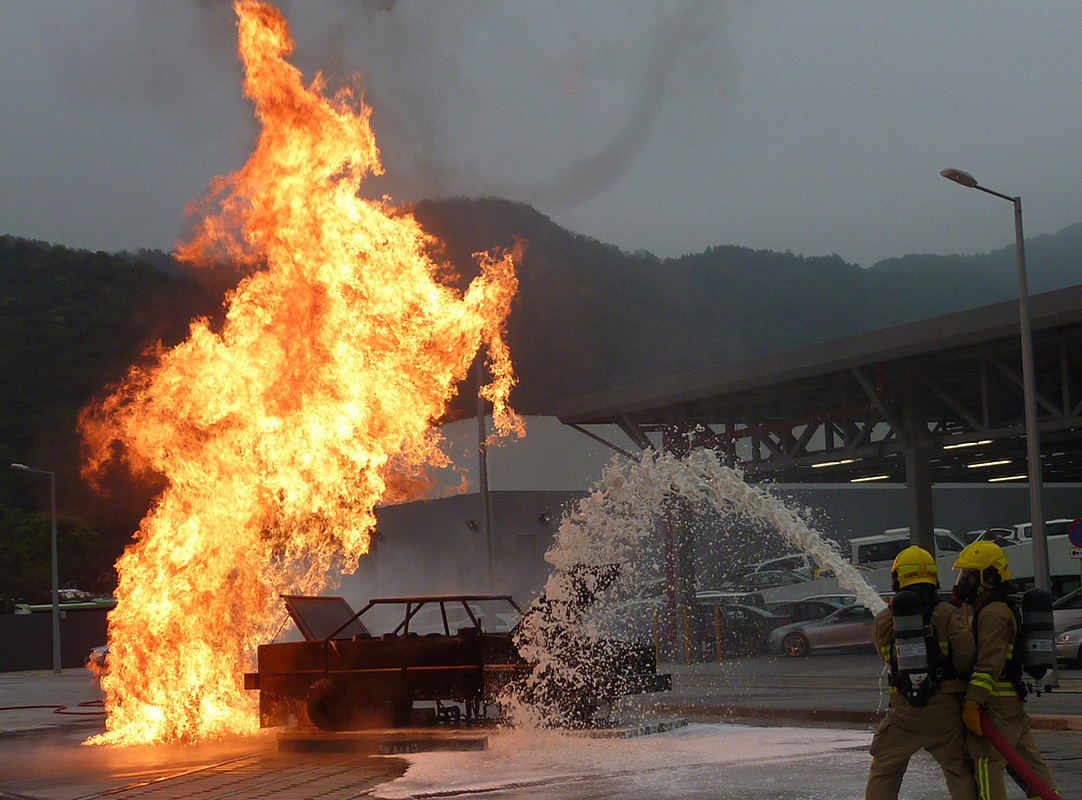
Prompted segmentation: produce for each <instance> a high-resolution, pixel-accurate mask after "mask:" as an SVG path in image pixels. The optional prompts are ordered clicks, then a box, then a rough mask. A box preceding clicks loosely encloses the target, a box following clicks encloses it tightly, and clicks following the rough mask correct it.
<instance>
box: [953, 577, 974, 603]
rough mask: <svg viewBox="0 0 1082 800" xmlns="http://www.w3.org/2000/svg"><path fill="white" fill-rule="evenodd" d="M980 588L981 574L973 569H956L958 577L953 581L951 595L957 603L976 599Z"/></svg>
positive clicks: (970, 601)
mask: <svg viewBox="0 0 1082 800" xmlns="http://www.w3.org/2000/svg"><path fill="white" fill-rule="evenodd" d="M980 589H981V576H980V575H979V574H978V573H977V571H976V570H973V569H963V570H959V571H958V579H957V580H956V581H955V582H954V590H953V591H952V593H951V594H952V595H953V596H954V599H955V600H956V601H958V602H959V603H972V602H973V601H974V600H976V599H977V594H978V593H979V592H980Z"/></svg>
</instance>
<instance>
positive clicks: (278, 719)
mask: <svg viewBox="0 0 1082 800" xmlns="http://www.w3.org/2000/svg"><path fill="white" fill-rule="evenodd" d="M283 599H284V600H285V602H286V607H287V609H288V611H289V613H290V615H291V616H292V617H293V620H294V621H295V622H296V624H297V627H298V629H299V630H300V631H301V633H302V634H303V635H304V637H305V641H302V642H277V643H271V644H265V645H261V646H260V647H259V651H258V672H256V673H249V674H247V675H245V688H247V689H258V690H259V716H260V726H261V727H272V726H278V725H289V724H294V725H298V726H301V727H304V726H307V725H314V726H315V727H317V728H321V729H324V730H358V729H364V728H373V727H385V726H392V725H393V726H402V725H407V724H411V722H413V723H416V722H418V721H421V722H427V723H436V722H455V721H459V720H461V719H463V718H464V719H465V720H466V721H471V720H476V719H480V718H483V717H484V716H486V711H487V709H488V708H489V707H490V706H492V705H494V704H496V703H497V701H498V700H499V698H500V697H501V695H502V693H503V692H504V691H505V689H507V688H508V687H509V685H512V684H517V685H521V684H524V683H526V682H527V679H528V678H530V677H531V675H532V673H533V672H534V669H535V665H534V664H531V663H529V662H528V661H527V660H526V659H524V658H523V657H522V656H521V655H520V652H519V649H518V647H517V646H516V644H515V634H516V632H517V628H518V626H519V625H521V617H522V611H521V609H520V608H519V607H518V606H517V605H516V604H515V602H514V600H513V599H512V598H511V597H510V596H506V595H439V596H420V597H397V598H381V599H376V600H372V601H370V602H369V603H368V604H367V605H366V606H365V607H364V608H362V609H361V610H360V611H358V612H356V613H354V612H353V610H352V609H351V608H350V607H349V605H348V604H347V603H346V601H345V600H344V599H343V598H341V597H304V596H295V595H294V596H283ZM486 606H487V607H488V609H489V610H483V609H484V608H485V607H486ZM494 607H495V608H501V607H502V610H498V611H497V610H491V609H493V608H494ZM391 612H394V613H395V614H396V615H395V616H394V617H393V619H396V620H397V624H395V623H394V622H391V623H389V624H387V625H385V626H384V627H386V628H389V630H388V632H386V633H382V634H376V633H373V632H372V630H373V629H376V625H377V623H376V622H375V620H377V619H378V618H379V617H381V616H382V617H383V618H385V619H386V618H387V617H388V616H389V613H391ZM528 613H537V610H536V604H535V607H531V609H530V611H529V612H528ZM512 615H513V617H512ZM426 617H427V623H428V624H427V625H425V624H422V623H423V622H425V621H426V620H425V618H426ZM512 619H515V620H517V622H516V624H515V625H514V626H512V625H510V624H509V623H510V622H511V620H512ZM433 621H434V622H435V623H436V624H435V630H433V629H432V627H433V626H432V622H433ZM370 626H371V629H370ZM578 657H580V658H584V659H590V660H589V661H588V664H589V666H590V667H591V669H590V670H589V672H588V674H589V675H590V676H591V678H590V680H589V681H588V685H587V686H585V687H580V688H584V689H585V691H580V692H578V693H576V694H575V695H574V696H573V697H566V698H563V699H562V700H561V698H559V697H557V698H555V701H556V702H557V703H561V702H562V703H563V705H562V706H561V707H560V709H559V710H560V712H561V714H560V717H561V719H562V720H564V721H571V722H572V724H574V723H575V722H576V721H577V722H579V723H585V722H587V721H588V720H589V719H590V718H591V717H592V716H593V715H595V714H596V713H597V712H598V710H599V709H603V708H606V707H607V706H608V705H609V704H611V703H612V702H613V701H614V700H615V699H616V698H617V697H620V696H622V695H625V694H633V693H637V692H644V691H663V690H666V689H668V688H670V686H671V678H670V676H668V675H659V674H657V672H656V669H655V654H654V650H653V647H651V646H645V645H636V644H630V643H624V642H612V641H604V642H594V643H592V644H587V645H586V646H585V647H584V648H580V650H579V653H578ZM535 691H536V690H535ZM558 694H559V693H557V695H558ZM418 701H430V703H429V704H427V707H426V708H425V709H423V710H422V709H417V710H416V711H415V710H414V703H415V702H418Z"/></svg>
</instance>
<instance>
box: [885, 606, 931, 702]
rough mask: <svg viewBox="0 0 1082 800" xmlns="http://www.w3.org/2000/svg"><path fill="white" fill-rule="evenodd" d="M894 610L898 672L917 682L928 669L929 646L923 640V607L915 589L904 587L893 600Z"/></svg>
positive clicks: (892, 607) (892, 609)
mask: <svg viewBox="0 0 1082 800" xmlns="http://www.w3.org/2000/svg"><path fill="white" fill-rule="evenodd" d="M890 608H891V611H892V612H894V643H895V653H896V655H897V659H898V672H899V674H901V675H908V676H909V678H910V680H911V681H912V682H913V683H917V682H919V681H920V680H921V678H922V677H923V676H925V675H927V673H928V648H927V646H926V645H925V642H924V608H923V607H922V606H921V602H920V598H919V597H917V595H916V594H915V593H914V592H910V591H906V590H905V589H902V590H900V591H898V592H896V593H895V595H894V600H893V601H892V602H891V604H890Z"/></svg>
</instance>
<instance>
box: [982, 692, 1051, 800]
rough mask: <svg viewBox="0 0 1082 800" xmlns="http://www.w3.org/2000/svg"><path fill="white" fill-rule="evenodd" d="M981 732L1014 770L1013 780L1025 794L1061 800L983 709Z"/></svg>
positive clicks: (1047, 799)
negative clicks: (1008, 741) (1009, 742)
mask: <svg viewBox="0 0 1082 800" xmlns="http://www.w3.org/2000/svg"><path fill="white" fill-rule="evenodd" d="M981 733H982V734H984V738H985V739H987V740H988V742H989V743H990V744H991V745H992V747H994V748H996V750H998V751H999V754H1000V755H1001V756H1003V758H1005V759H1006V761H1007V764H1008V765H1009V766H1010V768H1011V769H1012V770H1013V771H1014V775H1015V776H1017V777H1016V778H1015V780H1017V781H1018V782H1019V785H1020V786H1021V785H1022V783H1025V786H1022V790H1023V791H1025V792H1026V794H1027V795H1030V796H1032V795H1034V794H1036V795H1038V796H1039V797H1040V798H1041V799H1042V800H1063V798H1062V797H1060V796H1059V792H1057V791H1056V790H1055V789H1053V788H1052V787H1051V786H1049V785H1048V784H1047V783H1045V782H1044V781H1043V780H1041V778H1040V776H1039V775H1037V773H1036V772H1034V771H1033V768H1032V767H1030V765H1029V764H1027V763H1026V761H1025V759H1024V758H1022V756H1020V755H1018V751H1017V750H1015V749H1014V748H1013V747H1011V746H1010V744H1008V743H1007V740H1006V739H1004V738H1003V734H1002V733H1000V732H999V731H998V730H997V729H996V726H995V725H993V724H992V720H990V719H988V715H987V714H985V713H984V712H983V711H982V712H981Z"/></svg>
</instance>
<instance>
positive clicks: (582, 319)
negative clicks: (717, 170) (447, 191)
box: [0, 199, 1082, 601]
mask: <svg viewBox="0 0 1082 800" xmlns="http://www.w3.org/2000/svg"><path fill="white" fill-rule="evenodd" d="M409 210H410V211H412V212H413V213H414V214H415V216H416V217H417V219H418V220H419V221H420V223H421V224H422V226H423V227H424V228H425V229H426V230H427V231H428V232H429V233H431V234H432V235H433V236H434V237H436V239H438V240H440V241H442V246H441V252H442V254H443V255H444V256H445V257H446V258H447V259H449V260H450V261H451V262H452V263H453V264H454V265H455V266H456V268H457V269H458V270H459V272H460V273H461V283H462V285H464V284H465V282H466V281H467V280H469V278H471V277H472V275H473V274H474V273H475V272H476V267H475V265H474V262H473V259H472V257H471V254H472V253H475V252H478V251H484V250H490V249H492V248H494V247H510V246H511V245H512V244H513V243H514V242H515V240H516V239H521V240H522V241H524V242H525V245H526V247H525V253H524V256H523V259H522V262H521V263H520V264H519V265H518V275H519V292H518V295H517V297H516V299H515V301H514V305H513V309H512V313H511V317H510V318H509V320H508V344H509V347H510V350H511V356H512V359H513V361H514V363H515V367H516V371H517V373H518V376H519V379H520V383H519V385H518V386H517V387H516V389H515V390H514V392H513V394H512V402H513V405H514V406H515V407H516V409H518V410H519V411H520V412H523V413H530V414H544V413H551V411H552V409H553V407H554V405H555V402H556V401H557V400H558V399H560V398H563V397H568V396H573V395H577V394H583V393H586V392H591V391H595V390H598V389H603V388H606V387H609V386H614V385H621V384H633V383H637V382H640V381H643V380H647V379H650V378H656V377H659V376H663V375H669V374H678V373H682V372H687V371H690V370H695V369H702V368H707V367H713V366H717V365H719V364H724V363H728V362H733V361H737V360H742V359H745V358H750V357H754V356H757V355H762V354H764V353H768V352H772V351H777V350H781V349H787V348H792V347H800V346H803V345H807V344H810V343H813V342H818V341H825V340H829V339H835V338H839V337H842V336H847V335H851V334H855V333H860V332H863V331H868V330H874V329H878V328H884V327H889V326H892V325H896V324H900V323H903V322H909V321H913V320H917V319H922V318H927V317H933V316H938V315H940V314H945V313H949V312H952V311H957V310H961V309H964V308H972V307H975V306H980V305H985V304H988V303H993V302H997V301H1002V300H1008V299H1012V298H1014V297H1016V296H1017V272H1016V269H1015V252H1014V246H1013V245H1011V246H1009V247H1005V248H1003V249H1001V250H997V251H994V252H991V253H987V254H983V255H973V256H960V255H949V256H937V255H908V256H904V257H901V258H894V259H888V260H886V261H883V262H880V263H878V264H876V265H874V266H872V267H871V268H868V269H864V268H861V267H859V266H857V265H855V264H850V263H847V262H845V261H844V260H843V259H841V258H840V257H838V256H836V255H834V256H824V257H805V256H802V255H798V254H793V253H778V252H773V251H767V250H751V249H748V248H743V247H736V246H731V245H724V246H717V247H712V248H709V249H707V250H705V251H704V252H701V253H694V254H689V255H685V256H682V257H680V258H672V259H659V258H657V257H655V256H653V255H651V254H649V253H645V252H636V253H628V252H624V251H622V250H620V249H619V248H617V247H614V246H612V245H607V244H604V243H602V242H599V241H597V240H595V239H591V238H589V237H586V236H582V235H580V234H575V233H572V232H569V231H567V230H565V229H563V228H561V227H560V226H558V225H556V224H555V223H554V222H552V220H550V219H549V218H548V217H546V216H544V215H542V214H540V213H538V212H537V211H535V210H534V209H532V208H530V207H529V206H526V205H522V204H518V203H511V202H508V201H504V200H498V199H452V200H441V201H429V202H423V203H418V204H417V205H415V206H414V207H412V208H411V209H409ZM1026 245H1027V250H1026V253H1027V261H1028V267H1029V279H1030V281H1029V285H1030V290H1031V291H1032V292H1033V293H1037V292H1042V291H1047V290H1050V289H1054V288H1060V287H1062V286H1067V285H1073V284H1076V283H1079V282H1080V281H1082V270H1080V265H1082V223H1080V224H1077V225H1073V226H1071V227H1069V228H1067V229H1065V230H1063V231H1061V232H1060V233H1058V234H1056V235H1053V236H1039V237H1036V238H1034V239H1031V240H1028V241H1027V243H1026ZM224 285H225V284H224V283H223V282H222V280H220V279H219V278H218V276H209V277H208V276H202V275H200V276H194V277H193V276H192V275H188V274H187V273H186V272H185V271H184V270H183V269H182V268H181V267H180V266H179V265H177V264H176V263H175V262H173V261H172V259H171V257H170V256H168V254H164V253H160V252H156V251H141V252H137V253H122V254H108V253H101V252H98V253H92V252H88V251H85V250H76V249H70V248H65V247H60V246H54V245H50V244H48V243H44V242H35V241H28V240H25V239H19V238H16V237H13V236H0V311H2V312H3V313H2V314H0V375H2V377H3V381H2V382H0V458H2V459H4V461H3V462H2V463H4V464H9V463H11V462H25V463H32V464H35V465H40V466H42V467H43V468H47V469H50V470H55V471H56V472H57V476H58V480H57V482H58V487H60V488H59V490H58V495H59V496H58V499H59V502H60V506H61V512H62V514H68V515H71V516H72V518H71V519H68V520H67V521H66V522H65V521H64V519H62V524H61V538H62V542H63V541H66V540H68V539H70V541H71V542H75V541H78V542H82V543H83V544H81V545H80V548H81V550H79V552H82V553H84V554H92V553H93V552H96V551H101V552H103V553H104V554H105V555H103V556H102V557H101V558H100V559H99V561H101V563H98V562H96V561H95V559H94V558H93V557H92V556H91V555H86V556H85V558H83V560H82V561H80V562H79V563H78V564H77V563H75V562H74V561H71V562H70V563H67V564H65V563H64V557H62V562H61V567H62V573H64V574H67V575H68V576H70V577H71V579H73V580H77V581H78V582H79V583H80V584H81V585H83V586H85V587H86V588H91V585H92V584H93V575H92V573H93V572H94V570H95V569H97V568H99V567H100V566H101V564H102V563H103V564H105V565H106V566H108V565H110V564H111V563H112V560H113V559H114V558H115V557H116V555H117V554H118V553H119V549H120V547H122V546H123V542H125V541H126V540H127V537H128V536H130V533H131V531H132V530H134V527H135V525H136V524H137V522H138V519H139V516H141V514H142V513H143V512H144V511H145V509H146V503H147V501H148V498H149V494H148V493H147V491H148V490H146V489H144V490H143V491H142V492H134V493H131V492H129V494H128V496H127V497H126V499H125V500H123V501H121V500H120V499H118V498H117V497H115V496H114V497H112V498H110V499H109V500H107V501H100V500H98V499H96V498H95V497H94V496H93V495H91V493H90V492H89V490H88V489H86V487H84V486H82V485H81V483H80V482H79V480H78V477H77V475H78V464H79V455H78V449H79V445H78V438H77V435H76V432H75V418H76V415H77V413H78V411H79V409H80V408H81V407H82V406H83V405H85V404H86V403H87V402H88V401H89V400H90V399H91V398H92V397H93V396H94V395H95V394H97V393H100V392H101V391H102V390H103V389H104V387H105V386H106V385H107V384H108V383H111V382H114V381H116V380H119V379H120V378H121V377H123V375H124V373H125V372H126V370H127V368H128V365H130V364H131V363H133V362H135V361H136V360H138V359H139V358H140V357H141V356H142V353H143V349H144V347H145V346H146V345H147V344H148V343H153V342H155V341H158V340H161V341H162V342H163V343H164V344H165V345H166V346H169V345H171V344H175V343H176V342H179V341H180V340H181V339H183V338H184V336H185V335H186V334H187V330H188V325H189V322H190V320H191V319H193V318H194V317H197V316H208V317H212V318H213V317H216V316H218V315H220V312H221V309H222V300H223V286H224ZM475 396H476V393H475V387H474V386H472V385H470V384H469V383H464V384H463V385H462V387H460V395H459V397H458V398H457V399H456V401H455V403H454V405H453V408H452V409H451V412H450V416H452V417H454V416H464V415H468V414H472V413H475V409H476V404H475V401H474V400H473V398H474V397H475ZM2 474H3V477H2V478H0V601H2V595H3V594H4V593H5V591H8V592H9V593H10V589H9V587H10V586H11V581H12V580H13V579H14V577H13V576H17V575H19V574H23V573H25V572H27V571H28V570H30V567H29V566H27V565H31V564H35V565H37V564H40V557H41V553H40V552H39V550H41V548H47V546H48V523H47V521H46V520H43V519H42V518H41V515H36V516H34V515H29V516H28V515H27V513H26V511H27V510H29V509H35V508H38V509H40V508H44V507H47V505H46V503H43V502H42V497H41V492H42V486H41V485H40V484H41V482H40V481H32V480H28V479H27V477H26V476H25V475H22V476H18V475H14V474H13V473H11V472H10V471H9V470H3V472H2ZM75 517H77V518H78V519H75ZM80 520H82V521H86V522H89V523H90V526H91V528H93V529H94V530H96V531H99V532H101V533H102V535H103V536H104V537H105V540H104V541H103V542H102V543H101V546H97V545H94V543H93V537H92V536H90V533H91V532H88V530H87V528H86V526H85V525H81V523H80ZM76 549H78V548H74V546H72V547H69V549H68V552H69V553H70V552H75V550H76ZM62 550H63V547H62ZM45 552H47V551H45ZM44 557H45V558H47V555H46V556H44ZM71 558H74V557H73V556H72V557H71ZM34 576H35V577H34V586H35V587H37V589H40V588H41V586H40V585H39V584H41V582H42V581H47V574H45V573H40V571H36V572H34Z"/></svg>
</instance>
